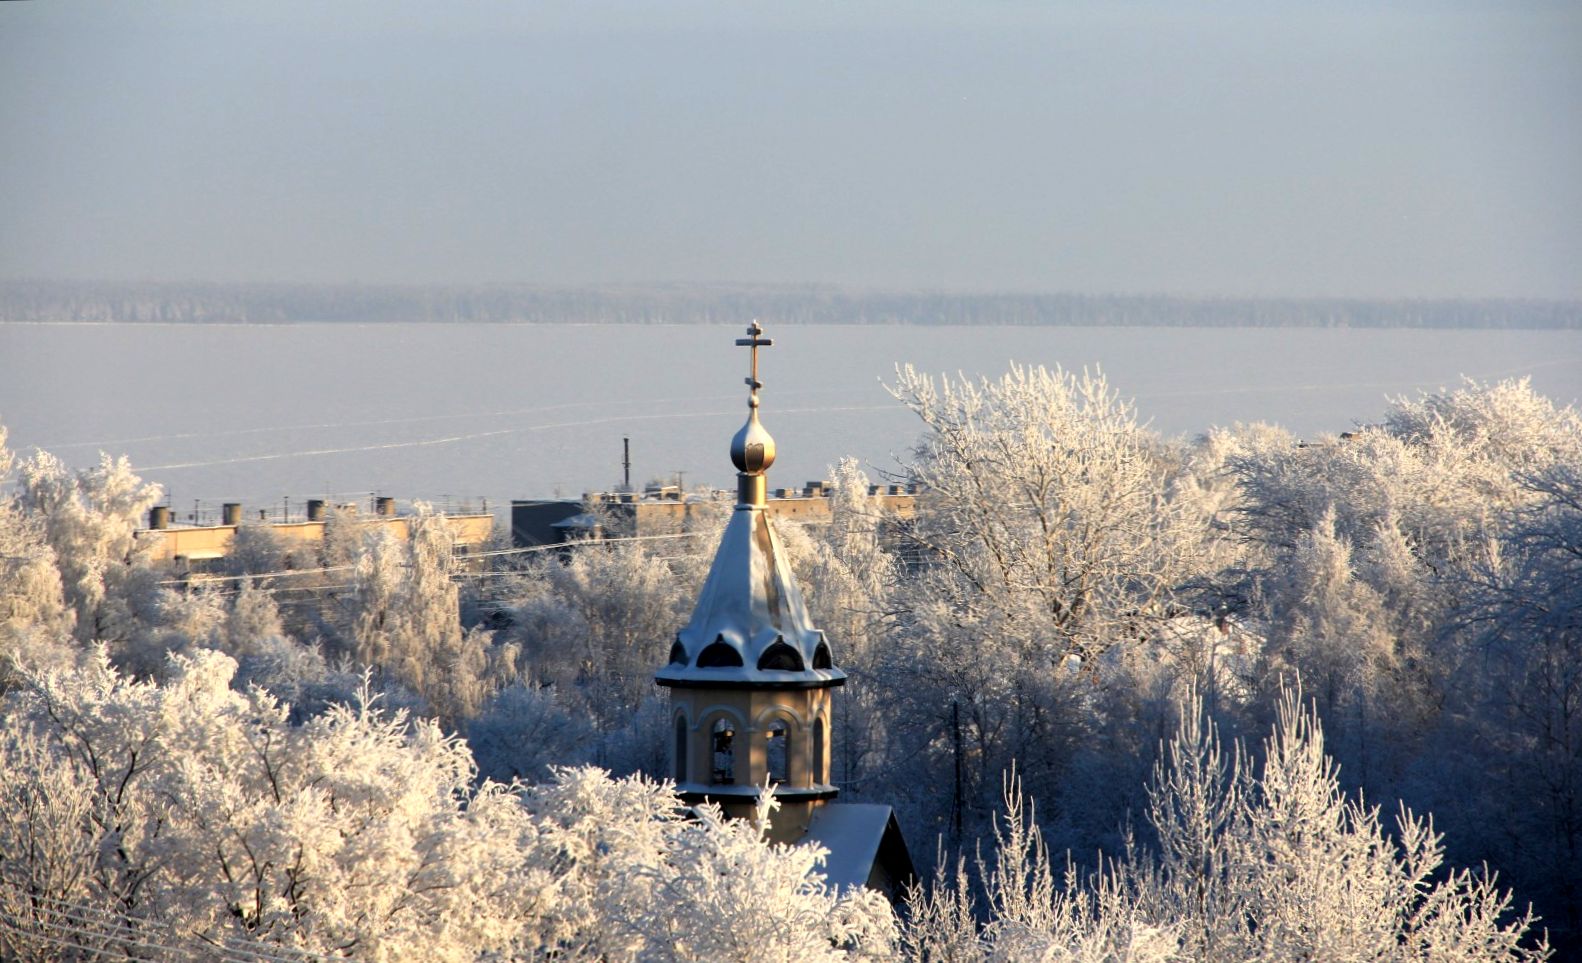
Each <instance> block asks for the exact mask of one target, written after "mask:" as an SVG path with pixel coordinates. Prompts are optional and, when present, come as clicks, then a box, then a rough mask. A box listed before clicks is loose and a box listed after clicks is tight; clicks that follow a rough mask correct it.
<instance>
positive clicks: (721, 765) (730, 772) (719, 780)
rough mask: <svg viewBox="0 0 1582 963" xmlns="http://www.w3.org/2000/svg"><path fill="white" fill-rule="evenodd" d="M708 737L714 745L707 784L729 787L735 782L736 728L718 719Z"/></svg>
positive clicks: (728, 722)
mask: <svg viewBox="0 0 1582 963" xmlns="http://www.w3.org/2000/svg"><path fill="white" fill-rule="evenodd" d="M710 735H711V737H712V741H713V743H714V765H713V767H712V768H711V769H710V770H709V782H711V783H713V784H714V785H716V786H729V785H731V784H732V783H734V782H735V781H736V749H735V742H736V726H735V725H733V724H732V723H731V721H730V720H729V719H720V720H718V721H717V722H715V723H714V729H713V732H712V733H710Z"/></svg>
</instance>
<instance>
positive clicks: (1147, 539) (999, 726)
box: [883, 367, 1204, 811]
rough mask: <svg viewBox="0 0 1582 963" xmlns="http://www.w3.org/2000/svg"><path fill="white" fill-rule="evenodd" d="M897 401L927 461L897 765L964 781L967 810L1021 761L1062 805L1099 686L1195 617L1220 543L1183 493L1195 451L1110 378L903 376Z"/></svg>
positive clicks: (902, 636)
mask: <svg viewBox="0 0 1582 963" xmlns="http://www.w3.org/2000/svg"><path fill="white" fill-rule="evenodd" d="M892 390H893V392H894V393H895V394H896V395H897V397H899V398H900V399H901V400H902V401H903V403H905V404H906V405H907V406H908V407H909V408H911V409H912V410H913V411H914V412H915V413H916V414H917V415H918V416H919V418H920V419H921V420H922V421H923V425H924V433H923V436H922V438H921V440H920V441H919V442H918V444H917V447H916V449H915V450H914V453H913V457H912V459H911V463H910V465H909V470H910V472H911V475H912V477H913V478H914V479H915V480H916V481H917V482H918V483H919V485H920V486H921V489H922V492H921V494H920V495H919V496H918V505H917V517H916V520H915V522H914V524H913V526H912V529H911V531H910V538H911V540H912V544H913V546H914V547H915V551H916V553H917V555H918V556H919V559H918V563H917V565H916V566H915V570H914V571H912V572H910V573H909V574H908V577H907V578H906V579H904V580H903V582H902V583H901V585H900V586H899V588H898V590H897V591H896V592H895V593H894V595H893V598H894V604H895V608H896V609H897V610H898V613H899V618H898V621H897V625H896V628H895V632H894V635H893V640H894V643H895V644H894V645H893V647H892V648H891V649H890V652H889V658H888V660H887V662H886V665H885V667H884V672H883V677H884V678H885V679H886V680H887V682H888V683H889V685H890V686H891V688H889V689H888V690H887V696H888V697H889V698H890V699H892V700H893V701H894V703H895V704H896V707H897V708H896V710H895V716H896V728H895V735H896V740H897V742H898V743H899V744H900V746H899V748H900V751H899V752H897V753H896V755H897V757H898V758H906V759H909V760H919V759H921V760H927V761H929V763H930V764H931V765H932V766H934V767H935V769H934V772H933V774H932V777H933V779H934V780H936V781H947V780H948V783H949V784H951V785H958V784H960V785H962V786H963V791H962V793H961V794H960V796H961V804H962V805H964V806H967V807H972V806H974V805H980V806H982V807H983V809H984V810H985V811H986V810H987V808H988V807H989V806H991V805H992V797H993V795H994V794H995V788H996V786H997V783H998V773H999V772H1000V771H1002V770H1003V769H1004V768H1005V767H1006V766H1008V765H1009V764H1010V762H1011V761H1012V760H1013V759H1018V760H1020V761H1021V763H1022V766H1023V771H1024V772H1025V774H1026V777H1027V778H1028V780H1029V782H1030V784H1031V785H1032V786H1034V788H1035V789H1036V790H1037V791H1039V792H1041V793H1049V792H1053V790H1054V781H1055V780H1056V779H1058V774H1059V771H1060V769H1061V768H1062V767H1063V766H1065V765H1066V764H1067V762H1068V761H1069V758H1070V755H1071V753H1072V752H1073V750H1074V747H1075V746H1076V745H1077V744H1080V743H1082V742H1084V741H1086V740H1087V738H1088V730H1089V727H1090V726H1091V724H1092V722H1093V721H1094V720H1095V719H1096V718H1097V713H1096V712H1095V709H1094V704H1093V700H1094V698H1095V697H1096V696H1097V695H1102V689H1098V690H1096V687H1095V685H1094V683H1095V682H1100V683H1102V681H1103V679H1104V678H1105V676H1106V675H1107V674H1108V673H1109V672H1110V671H1112V668H1111V667H1113V666H1116V665H1119V664H1123V663H1127V662H1130V661H1135V660H1143V659H1144V658H1145V657H1144V651H1145V649H1146V650H1147V652H1148V655H1147V658H1152V657H1153V655H1154V649H1153V648H1152V647H1153V645H1154V644H1155V643H1157V641H1158V640H1159V637H1160V635H1161V633H1162V631H1163V629H1164V627H1165V625H1166V624H1167V623H1168V622H1170V621H1172V620H1174V619H1176V618H1177V617H1179V616H1184V615H1188V614H1190V608H1188V607H1186V606H1184V605H1182V604H1181V603H1180V601H1179V600H1178V595H1179V594H1180V590H1181V589H1182V587H1183V586H1185V585H1187V584H1188V583H1189V582H1190V581H1191V580H1192V579H1193V578H1194V577H1196V576H1197V575H1199V574H1200V572H1201V568H1200V563H1201V561H1202V558H1203V551H1202V545H1203V542H1204V539H1203V537H1202V534H1201V532H1200V531H1198V530H1196V529H1195V528H1194V524H1195V523H1197V522H1198V521H1200V518H1201V513H1200V512H1198V511H1195V510H1194V511H1187V510H1186V509H1185V508H1184V507H1183V506H1182V505H1181V504H1179V503H1178V502H1177V500H1176V499H1175V498H1174V497H1173V495H1172V484H1171V483H1172V479H1173V478H1174V477H1175V476H1177V475H1179V474H1180V473H1181V472H1182V471H1183V467H1182V465H1181V464H1180V461H1179V456H1178V454H1177V453H1176V452H1174V451H1172V450H1171V449H1169V448H1168V447H1167V446H1164V445H1162V444H1161V443H1160V442H1159V440H1158V439H1157V437H1156V436H1154V435H1153V434H1152V433H1151V432H1149V431H1148V430H1147V429H1145V428H1144V427H1143V426H1141V425H1139V424H1138V422H1137V418H1136V414H1135V412H1134V411H1133V409H1132V407H1131V406H1130V405H1129V404H1127V403H1126V402H1124V401H1122V400H1121V399H1120V398H1119V397H1118V396H1117V394H1116V392H1115V391H1114V390H1113V389H1112V388H1111V387H1110V386H1109V384H1108V382H1107V381H1106V380H1105V379H1104V378H1103V376H1102V375H1098V374H1092V373H1084V374H1082V375H1076V374H1072V373H1069V372H1062V371H1059V370H1056V371H1048V370H1046V369H1043V368H1022V367H1013V368H1012V369H1011V371H1010V372H1009V373H1008V374H1006V375H1004V376H1002V377H1000V378H998V379H992V380H991V379H984V380H982V381H978V382H973V381H969V380H967V379H948V378H947V379H944V380H942V381H936V380H935V379H933V378H930V377H927V376H924V375H922V374H919V373H918V372H916V371H915V370H913V369H911V368H903V369H901V370H900V372H899V375H898V381H897V384H896V386H895V387H894V388H893V389H892ZM892 751H894V750H892ZM911 764H915V763H911ZM935 798H936V799H937V798H938V797H937V794H936V796H935Z"/></svg>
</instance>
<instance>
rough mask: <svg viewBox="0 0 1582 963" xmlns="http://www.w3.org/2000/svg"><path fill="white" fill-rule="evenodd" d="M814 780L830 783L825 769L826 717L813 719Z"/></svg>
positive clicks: (822, 784)
mask: <svg viewBox="0 0 1582 963" xmlns="http://www.w3.org/2000/svg"><path fill="white" fill-rule="evenodd" d="M813 782H814V783H816V784H818V785H820V786H824V785H828V784H829V773H827V772H825V771H824V717H823V716H819V717H818V718H817V719H815V720H813Z"/></svg>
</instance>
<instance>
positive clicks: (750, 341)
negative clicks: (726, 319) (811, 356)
mask: <svg viewBox="0 0 1582 963" xmlns="http://www.w3.org/2000/svg"><path fill="white" fill-rule="evenodd" d="M763 333H764V329H763V328H761V327H759V326H758V319H757V318H754V319H753V323H752V324H750V325H748V327H747V337H745V338H737V339H736V346H737V347H738V348H751V349H752V377H750V378H748V379H747V387H748V388H749V389H751V391H752V394H751V396H750V397H749V398H748V401H747V404H748V407H751V408H756V407H758V389H759V388H762V387H763V383H762V382H760V381H759V380H758V349H759V348H768V347H773V345H774V341H773V340H772V339H770V338H760V337H759V335H761V334H763Z"/></svg>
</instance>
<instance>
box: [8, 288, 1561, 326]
mask: <svg viewBox="0 0 1582 963" xmlns="http://www.w3.org/2000/svg"><path fill="white" fill-rule="evenodd" d="M747 318H759V319H761V320H764V321H768V322H777V323H792V324H965V325H973V324H980V325H981V324H990V325H1126V326H1140V325H1147V326H1153V325H1162V326H1181V327H1194V326H1196V327H1237V326H1240V327H1331V328H1340V327H1352V328H1552V329H1561V328H1568V329H1575V328H1582V301H1546V300H1529V299H1514V298H1511V299H1473V300H1455V299H1436V300H1430V299H1422V300H1411V299H1402V300H1366V299H1353V298H1189V297H1172V296H1164V295H1089V294H929V293H917V292H911V293H907V292H889V293H886V292H872V291H858V290H849V289H841V288H833V287H818V286H810V285H799V286H790V285H785V286H771V285H721V284H709V285H690V284H688V285H683V284H674V285H627V286H607V287H586V288H550V287H534V286H527V285H492V286H448V287H446V286H396V285H387V286H371V285H370V286H364V285H304V284H175V283H157V284H156V283H147V284H133V283H109V282H103V283H81V282H59V281H0V322H5V321H33V322H45V321H54V322H59V321H68V322H70V321H78V322H129V323H161V322H162V323H195V324H288V323H295V322H348V323H371V322H429V323H527V324H714V323H725V322H729V323H736V322H740V321H742V320H743V319H747Z"/></svg>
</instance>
